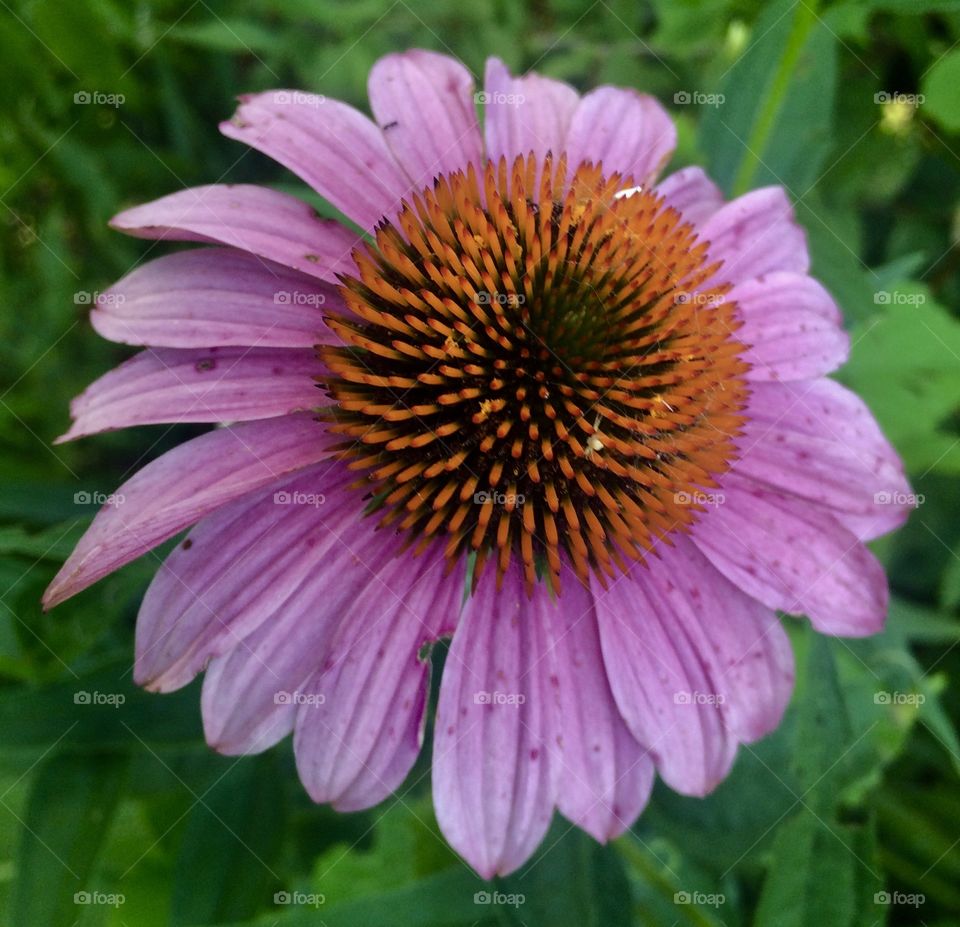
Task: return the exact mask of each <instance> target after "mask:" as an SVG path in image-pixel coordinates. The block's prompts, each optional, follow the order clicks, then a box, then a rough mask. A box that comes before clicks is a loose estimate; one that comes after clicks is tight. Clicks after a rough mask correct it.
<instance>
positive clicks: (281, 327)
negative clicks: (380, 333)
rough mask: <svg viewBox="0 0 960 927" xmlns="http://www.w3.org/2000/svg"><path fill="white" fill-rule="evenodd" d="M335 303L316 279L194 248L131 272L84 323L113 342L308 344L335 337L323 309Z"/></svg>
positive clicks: (244, 256) (243, 256) (338, 303)
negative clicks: (87, 322) (86, 322)
mask: <svg viewBox="0 0 960 927" xmlns="http://www.w3.org/2000/svg"><path fill="white" fill-rule="evenodd" d="M342 306H343V300H342V299H341V298H340V294H339V293H338V292H337V290H336V288H335V287H334V286H332V285H331V284H329V283H324V282H323V281H321V280H318V279H317V278H316V277H308V276H306V275H304V274H299V273H297V272H296V271H293V270H290V269H289V268H287V267H284V266H282V265H281V264H275V263H274V262H272V261H266V260H264V259H263V258H259V257H256V256H255V255H253V254H248V253H246V252H243V251H236V250H234V249H231V248H196V249H194V250H192V251H180V252H178V253H176V254H168V255H166V256H165V257H161V258H157V259H156V260H154V261H150V263H148V264H144V265H143V266H142V267H138V268H137V269H136V270H133V271H131V272H130V273H129V274H127V275H126V276H125V277H123V278H122V279H121V280H119V281H117V283H115V284H114V285H113V286H112V287H110V289H109V290H107V291H106V293H104V294H103V296H102V298H101V299H100V300H98V301H97V303H96V304H95V305H94V307H93V310H92V311H91V313H90V322H91V324H92V325H93V327H94V328H95V329H96V330H97V332H98V333H99V334H100V335H101V336H102V337H104V338H108V339H109V340H110V341H119V342H120V343H121V344H141V345H152V346H153V347H168V348H206V347H209V346H211V345H223V346H228V345H257V346H258V347H264V348H268V347H275V348H308V347H310V346H311V345H315V344H321V343H324V344H326V343H330V342H333V341H335V340H336V338H335V336H334V335H333V333H332V332H331V331H330V330H329V329H328V328H327V326H326V323H325V322H324V321H323V313H324V312H326V311H329V310H333V311H337V310H340V309H341V308H342Z"/></svg>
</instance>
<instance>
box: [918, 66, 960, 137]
mask: <svg viewBox="0 0 960 927" xmlns="http://www.w3.org/2000/svg"><path fill="white" fill-rule="evenodd" d="M922 87H923V94H924V96H925V97H926V99H925V100H924V102H923V112H924V114H925V115H927V116H932V117H933V118H934V119H936V120H937V122H939V123H940V124H941V125H942V126H943V127H944V128H945V129H947V130H949V131H950V132H960V93H957V88H958V87H960V51H953V52H950V54H948V55H944V56H943V57H942V58H940V59H939V60H938V61H936V62H935V63H934V65H933V67H931V68H930V70H929V71H928V72H927V75H926V77H925V78H924V80H923V84H922Z"/></svg>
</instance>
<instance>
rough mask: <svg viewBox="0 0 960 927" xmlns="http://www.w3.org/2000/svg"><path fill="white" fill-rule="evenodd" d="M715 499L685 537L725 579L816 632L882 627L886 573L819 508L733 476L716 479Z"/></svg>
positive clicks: (859, 632)
mask: <svg viewBox="0 0 960 927" xmlns="http://www.w3.org/2000/svg"><path fill="white" fill-rule="evenodd" d="M722 495H723V503H722V504H721V505H717V506H715V507H711V508H710V509H709V511H708V512H707V513H706V514H705V515H704V516H703V517H702V518H701V519H700V521H699V522H697V524H696V525H695V526H694V529H693V534H692V536H693V539H694V540H695V541H696V543H697V546H698V547H699V548H700V550H702V551H703V553H704V554H706V556H707V558H708V559H709V560H710V561H711V562H712V563H713V564H714V566H716V567H717V569H719V570H720V572H721V573H723V574H724V575H725V576H726V577H727V578H728V579H730V580H732V581H733V582H734V583H735V584H736V585H737V586H739V587H740V588H741V589H743V590H744V592H746V593H747V594H748V595H751V596H753V597H754V598H755V599H759V600H760V601H761V602H763V603H764V604H765V605H768V606H769V607H770V608H779V609H780V610H781V611H785V612H789V613H791V614H806V615H808V616H809V618H810V621H811V622H812V623H813V626H814V627H815V628H816V629H817V630H818V631H821V632H822V633H824V634H836V635H840V636H846V637H862V636H864V635H867V634H876V633H877V632H879V631H880V630H882V628H883V623H884V619H885V618H886V613H887V599H888V591H887V580H886V576H885V575H884V572H883V567H882V566H881V565H880V563H879V562H878V561H877V559H876V558H875V557H874V556H873V554H871V553H870V551H869V550H867V548H866V547H864V545H863V544H862V543H861V542H860V541H859V540H858V539H857V538H856V537H855V536H854V535H853V534H852V533H851V532H850V531H849V529H847V528H845V527H844V526H843V525H841V524H840V522H839V521H837V520H836V519H835V518H834V517H833V516H832V515H830V514H829V513H828V512H825V511H824V510H823V509H822V508H820V507H817V506H812V505H810V504H809V503H808V502H807V501H805V500H802V499H798V498H797V497H796V496H787V495H784V494H783V493H780V492H776V491H774V490H768V489H764V488H762V487H761V486H760V484H758V483H757V482H755V481H748V480H746V479H745V478H744V477H742V476H740V475H739V474H738V473H736V472H731V473H727V474H726V475H725V476H724V478H723V483H722Z"/></svg>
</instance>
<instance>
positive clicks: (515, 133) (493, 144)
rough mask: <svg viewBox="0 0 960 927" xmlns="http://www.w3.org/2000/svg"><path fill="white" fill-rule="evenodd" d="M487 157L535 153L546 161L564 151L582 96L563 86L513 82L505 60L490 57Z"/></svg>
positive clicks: (537, 79)
mask: <svg viewBox="0 0 960 927" xmlns="http://www.w3.org/2000/svg"><path fill="white" fill-rule="evenodd" d="M483 90H484V131H485V134H486V145H487V158H488V159H489V160H491V161H494V162H498V161H499V160H500V158H506V161H507V163H508V164H513V161H514V159H515V158H516V157H517V155H524V156H525V155H528V154H529V153H530V152H531V151H532V152H533V153H534V154H535V155H536V156H537V161H538V162H542V161H543V158H544V157H545V156H546V155H547V153H548V152H552V153H553V155H554V157H555V158H557V157H559V156H560V155H561V154H562V153H563V150H564V147H565V143H566V139H567V130H568V129H569V127H570V120H571V119H572V118H573V112H574V110H575V109H576V108H577V103H578V102H579V101H580V97H579V95H578V94H577V91H576V90H574V89H573V87H571V86H570V85H569V84H565V83H563V82H562V81H558V80H551V79H550V78H548V77H541V76H540V75H539V74H534V73H532V72H531V73H530V74H526V75H524V76H523V77H512V76H511V75H510V72H509V71H508V70H507V67H506V65H505V64H504V63H503V62H502V61H501V60H500V59H499V58H488V59H487V68H486V74H485V75H484V82H483Z"/></svg>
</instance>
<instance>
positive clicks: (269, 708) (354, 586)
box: [201, 522, 396, 754]
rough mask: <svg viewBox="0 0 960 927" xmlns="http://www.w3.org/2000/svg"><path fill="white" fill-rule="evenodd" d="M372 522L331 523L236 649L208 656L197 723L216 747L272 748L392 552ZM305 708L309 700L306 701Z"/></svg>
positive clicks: (390, 541)
mask: <svg viewBox="0 0 960 927" xmlns="http://www.w3.org/2000/svg"><path fill="white" fill-rule="evenodd" d="M374 525H375V522H366V523H359V522H353V523H347V524H345V525H344V524H341V525H331V526H330V527H329V529H328V530H329V531H331V532H333V533H334V534H336V535H337V540H335V541H334V542H333V543H331V544H330V545H329V547H328V549H327V551H326V554H325V556H323V557H322V558H321V559H319V560H318V561H317V562H316V563H315V568H314V574H313V575H312V576H311V577H309V578H307V579H306V580H305V581H304V582H303V583H302V584H301V585H300V586H299V587H298V588H297V590H296V591H295V592H294V594H293V595H292V596H291V597H290V599H288V600H287V601H286V602H285V603H284V604H283V606H282V607H281V608H279V609H278V611H277V612H276V613H275V614H274V615H273V616H271V618H270V620H269V621H266V622H264V623H262V624H260V626H259V627H258V628H257V629H256V630H255V631H253V633H252V634H250V635H249V636H248V637H246V638H245V639H244V640H242V641H241V642H240V643H239V644H238V645H237V646H236V647H234V648H233V649H232V650H230V651H229V652H228V653H226V654H224V655H223V656H221V657H217V658H216V659H214V660H213V661H212V662H211V664H210V666H209V667H208V669H207V674H206V676H205V677H204V680H203V696H202V701H201V708H202V710H203V729H204V733H205V735H206V738H207V742H208V743H209V744H210V745H211V746H213V747H214V748H216V749H217V750H219V751H220V752H221V753H227V754H238V753H255V752H257V751H259V750H265V749H267V747H270V746H272V745H273V744H274V743H276V742H277V741H278V740H279V739H280V738H281V737H284V736H286V734H288V733H289V732H290V729H291V728H292V726H293V723H294V719H295V717H296V713H297V710H298V709H299V708H301V707H304V706H306V705H308V704H309V698H310V696H309V690H308V684H309V681H310V678H311V677H312V676H313V675H314V674H315V673H316V671H317V670H318V669H319V667H321V666H322V665H323V663H324V661H325V659H326V657H327V653H328V652H329V648H330V645H331V643H332V641H333V638H334V635H335V634H336V632H337V628H339V627H340V624H341V622H343V621H345V620H347V616H348V613H349V612H350V609H351V607H352V605H353V603H354V602H355V601H356V600H357V599H358V597H359V596H361V595H362V594H363V592H364V590H365V589H368V588H369V587H370V586H371V585H373V586H377V587H378V588H380V589H381V593H382V594H383V593H384V590H383V587H382V586H381V585H380V584H379V583H378V580H377V576H378V573H379V571H380V570H381V569H382V568H383V565H384V564H385V563H387V562H389V560H390V558H391V557H392V556H393V555H394V554H395V553H396V539H395V538H394V537H393V536H392V535H391V532H389V531H379V532H378V531H375V530H373V529H374ZM311 707H312V706H311Z"/></svg>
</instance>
